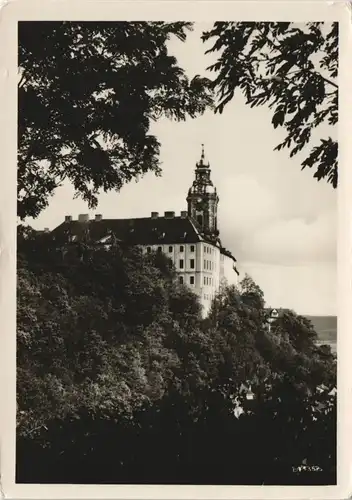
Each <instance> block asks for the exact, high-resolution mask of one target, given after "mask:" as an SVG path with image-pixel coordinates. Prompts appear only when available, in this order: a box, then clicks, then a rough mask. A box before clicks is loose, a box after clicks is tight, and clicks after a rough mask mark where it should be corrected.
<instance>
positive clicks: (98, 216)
mask: <svg viewBox="0 0 352 500" xmlns="http://www.w3.org/2000/svg"><path fill="white" fill-rule="evenodd" d="M102 219H103V216H102V214H95V220H96V221H97V222H99V221H101V220H102Z"/></svg>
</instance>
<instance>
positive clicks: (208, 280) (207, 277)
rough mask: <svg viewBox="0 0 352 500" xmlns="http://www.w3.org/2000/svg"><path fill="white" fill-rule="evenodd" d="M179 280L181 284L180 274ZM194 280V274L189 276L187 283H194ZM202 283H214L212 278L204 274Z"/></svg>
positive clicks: (182, 282) (182, 280) (182, 279)
mask: <svg viewBox="0 0 352 500" xmlns="http://www.w3.org/2000/svg"><path fill="white" fill-rule="evenodd" d="M179 282H180V283H181V285H183V284H184V282H185V281H184V277H183V276H180V277H179ZM194 283H195V281H194V276H190V277H189V284H190V285H194ZM204 285H207V286H209V285H210V286H212V285H214V280H213V278H210V277H209V276H204Z"/></svg>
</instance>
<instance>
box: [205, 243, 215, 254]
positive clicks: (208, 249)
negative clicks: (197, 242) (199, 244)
mask: <svg viewBox="0 0 352 500" xmlns="http://www.w3.org/2000/svg"><path fill="white" fill-rule="evenodd" d="M204 252H205V253H214V248H213V247H207V246H206V245H204Z"/></svg>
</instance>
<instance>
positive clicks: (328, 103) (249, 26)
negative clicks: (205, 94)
mask: <svg viewBox="0 0 352 500" xmlns="http://www.w3.org/2000/svg"><path fill="white" fill-rule="evenodd" d="M202 39H203V41H210V42H211V43H212V46H211V48H210V49H209V50H207V53H215V54H218V59H217V62H216V63H214V64H213V65H211V66H210V68H209V69H210V70H211V71H213V72H215V75H216V76H215V78H214V80H213V87H214V88H215V89H216V91H217V96H218V102H217V106H216V110H217V111H218V112H220V113H222V111H223V109H224V107H225V106H226V105H227V104H228V103H229V102H230V101H231V100H232V99H233V98H234V96H235V93H236V91H240V92H242V94H243V95H244V97H245V99H246V103H247V104H248V105H250V106H251V107H255V106H262V105H267V106H268V107H269V108H270V109H271V110H272V113H273V114H272V124H273V127H274V128H277V127H282V128H283V129H284V130H285V133H286V137H285V139H284V140H283V142H281V143H280V144H278V145H277V147H276V148H275V149H277V150H280V149H282V148H287V149H289V151H290V157H292V156H295V155H296V154H297V153H298V152H300V151H302V150H307V149H308V148H309V149H310V151H309V154H308V156H306V158H305V159H304V160H303V162H302V169H304V168H306V167H309V168H313V169H314V177H315V178H316V179H317V180H321V179H326V180H327V181H328V182H329V183H331V184H332V185H333V187H336V186H337V182H338V165H337V149H338V148H337V142H336V140H334V139H333V138H331V137H329V136H326V137H321V140H320V143H318V144H316V143H315V141H314V133H315V132H314V130H315V129H316V127H318V126H319V125H320V124H322V123H326V124H328V125H330V126H334V125H336V123H337V120H338V85H337V80H336V79H337V75H338V23H332V24H327V23H324V22H311V23H307V24H305V25H304V26H302V25H301V24H297V23H286V22H279V23H276V22H271V23H269V22H260V23H254V22H216V23H215V24H214V26H213V28H212V29H211V30H210V31H208V32H205V33H203V36H202Z"/></svg>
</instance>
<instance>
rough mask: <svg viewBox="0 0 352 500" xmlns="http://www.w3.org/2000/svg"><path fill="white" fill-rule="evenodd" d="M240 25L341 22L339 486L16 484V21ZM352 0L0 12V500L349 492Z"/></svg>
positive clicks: (60, 5) (126, 4) (183, 2)
mask: <svg viewBox="0 0 352 500" xmlns="http://www.w3.org/2000/svg"><path fill="white" fill-rule="evenodd" d="M55 19H56V20H79V21H83V20H101V21H103V20H109V21H111V20H165V21H167V20H175V19H177V20H180V19H183V20H189V21H198V22H200V21H204V22H206V21H214V20H227V19H233V20H239V21H240V20H241V21H297V22H299V21H303V22H304V21H313V20H314V21H318V20H319V21H324V20H326V21H339V22H340V74H339V86H340V108H339V112H340V120H339V145H340V149H339V162H340V163H339V173H340V186H339V194H338V198H339V225H338V235H339V237H338V240H339V248H338V316H339V318H338V348H337V352H338V441H339V447H338V485H337V486H309V487H298V486H296V487H289V486H255V487H252V486H192V485H191V486H161V485H148V486H145V485H142V486H137V485H132V486H131V485H126V486H120V485H117V486H91V485H89V486H88V485H75V486H71V485H59V486H57V485H19V484H17V485H16V484H15V482H14V465H15V447H14V444H15V409H16V400H15V394H16V391H15V355H16V338H15V315H16V314H15V313H16V293H15V292H16V279H15V260H16V134H17V82H18V78H17V21H18V20H55ZM351 19H352V17H351V4H350V3H347V2H346V3H343V2H331V1H330V2H320V1H318V0H317V1H310V2H309V1H302V0H297V1H296V2H294V1H291V2H286V1H271V2H267V1H265V0H260V1H257V2H251V1H248V0H247V1H220V0H216V1H205V0H204V1H203V0H193V1H187V0H178V1H166V0H165V1H148V0H144V1H140V0H132V1H101V0H100V1H89V0H82V1H77V0H62V1H44V0H41V1H40V0H18V1H13V2H8V3H7V4H5V5H3V7H2V9H1V10H0V99H1V112H0V120H1V125H2V126H1V134H0V142H1V149H0V151H1V157H2V162H1V163H2V164H1V170H0V175H1V180H2V182H1V183H0V318H1V320H0V321H1V323H0V324H1V330H0V331H1V333H2V335H1V337H0V341H1V349H0V356H1V364H0V367H1V377H0V381H1V382H0V383H1V390H2V393H1V400H0V401H1V403H2V405H1V411H0V418H1V421H0V422H1V427H0V430H1V434H0V436H1V442H0V444H1V449H0V451H1V462H0V465H1V489H2V491H0V494H1V492H2V493H3V494H4V495H5V496H6V497H7V498H20V499H22V498H23V499H25V498H53V499H61V498H62V499H63V498H87V499H90V498H92V499H93V498H107V499H108V498H126V499H127V498H128V499H132V498H133V499H139V498H148V499H189V498H192V499H198V498H202V499H215V498H219V499H230V498H231V499H232V498H234V499H235V498H238V499H247V498H248V499H253V498H258V499H264V498H270V499H281V498H287V499H300V498H302V499H305V498H310V499H323V498H326V499H334V500H335V499H343V498H348V497H349V496H350V495H351V494H352V485H351V479H350V478H351V477H352V475H351V451H350V449H352V446H351V444H352V443H350V442H351V441H352V440H351V439H349V438H351V436H352V433H351V430H352V425H351V424H352V422H351V421H352V419H351V371H349V370H348V363H349V357H350V353H352V349H351V347H352V335H351V332H350V331H349V328H348V327H349V314H348V311H349V305H350V304H351V303H352V300H351V299H352V293H351V267H350V255H351V248H352V245H351V243H352V242H351V234H352V231H351V221H352V217H351V201H352V196H351V194H352V193H351V188H352V169H351V166H350V163H351V162H350V161H349V160H350V159H351V158H352V155H351V148H352V144H351V143H352V140H351V138H350V135H351V130H352V127H351V125H352V123H351V122H352V103H351V99H352V98H351V92H352V84H351V83H352V75H351V74H350V73H352V71H351V69H352V64H351V61H350V58H349V49H350V48H351V46H352V44H351V36H352V29H351V22H352V21H351Z"/></svg>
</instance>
